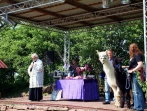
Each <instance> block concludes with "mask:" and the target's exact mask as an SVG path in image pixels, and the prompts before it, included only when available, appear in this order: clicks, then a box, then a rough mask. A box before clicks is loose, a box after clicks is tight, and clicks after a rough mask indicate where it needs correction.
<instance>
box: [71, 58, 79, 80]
mask: <svg viewBox="0 0 147 111" xmlns="http://www.w3.org/2000/svg"><path fill="white" fill-rule="evenodd" d="M77 67H80V65H79V59H77V58H73V59H72V65H70V68H69V70H70V71H71V72H72V74H71V75H73V76H74V77H76V76H78V75H79V74H78V73H77V71H76V68H77Z"/></svg>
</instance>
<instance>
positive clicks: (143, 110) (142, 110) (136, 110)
mask: <svg viewBox="0 0 147 111" xmlns="http://www.w3.org/2000/svg"><path fill="white" fill-rule="evenodd" d="M133 111H144V110H137V109H135V110H133Z"/></svg>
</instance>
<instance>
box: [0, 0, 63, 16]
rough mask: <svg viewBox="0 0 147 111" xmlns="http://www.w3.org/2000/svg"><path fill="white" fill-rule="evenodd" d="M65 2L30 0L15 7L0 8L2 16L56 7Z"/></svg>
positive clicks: (57, 0) (14, 5) (59, 0)
mask: <svg viewBox="0 0 147 111" xmlns="http://www.w3.org/2000/svg"><path fill="white" fill-rule="evenodd" d="M63 2H65V0H28V1H25V2H20V3H16V4H13V5H8V6H5V7H1V8H0V16H1V15H5V14H10V13H14V12H19V11H23V10H29V9H31V8H36V7H41V6H46V5H54V4H57V3H63Z"/></svg>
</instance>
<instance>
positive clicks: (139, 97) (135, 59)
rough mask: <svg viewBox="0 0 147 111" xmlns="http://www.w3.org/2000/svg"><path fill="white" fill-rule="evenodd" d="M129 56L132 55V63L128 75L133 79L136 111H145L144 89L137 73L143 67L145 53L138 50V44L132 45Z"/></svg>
mask: <svg viewBox="0 0 147 111" xmlns="http://www.w3.org/2000/svg"><path fill="white" fill-rule="evenodd" d="M129 54H130V63H129V68H128V73H130V74H131V78H132V91H133V96H134V111H144V109H145V102H144V96H143V91H142V88H141V87H140V85H139V83H138V81H137V77H136V72H135V71H138V70H140V69H141V68H142V67H143V57H144V56H143V53H142V51H141V50H140V49H139V48H138V46H137V44H136V43H132V44H130V47H129Z"/></svg>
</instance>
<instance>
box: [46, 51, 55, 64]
mask: <svg viewBox="0 0 147 111" xmlns="http://www.w3.org/2000/svg"><path fill="white" fill-rule="evenodd" d="M46 63H47V64H53V63H54V51H47V52H46Z"/></svg>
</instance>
